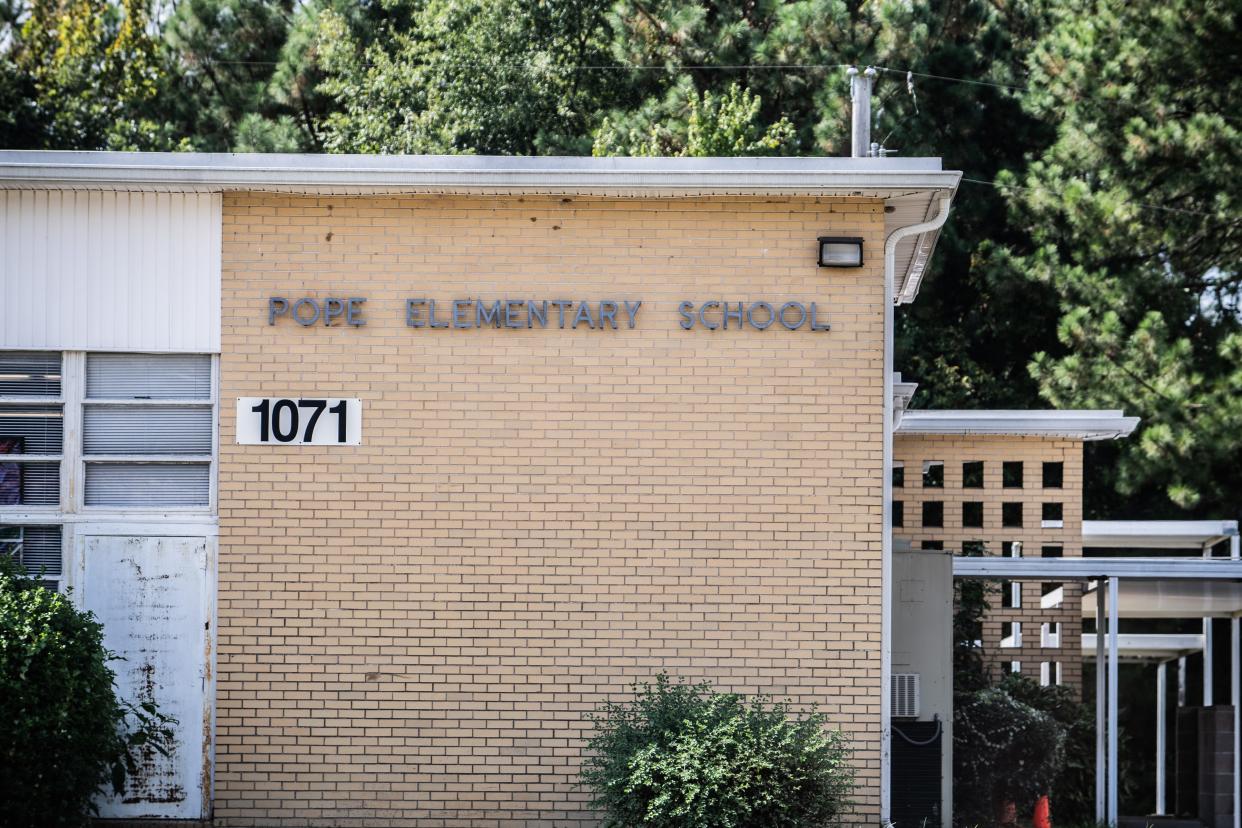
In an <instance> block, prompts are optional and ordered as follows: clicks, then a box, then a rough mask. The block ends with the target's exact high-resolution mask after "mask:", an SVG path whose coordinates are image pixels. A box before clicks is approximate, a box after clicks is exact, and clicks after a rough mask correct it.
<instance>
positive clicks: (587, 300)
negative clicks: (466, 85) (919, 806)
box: [0, 151, 1133, 826]
mask: <svg viewBox="0 0 1242 828" xmlns="http://www.w3.org/2000/svg"><path fill="white" fill-rule="evenodd" d="M959 178H960V174H959V173H957V172H950V171H944V170H942V169H941V165H940V163H939V161H938V160H937V159H900V160H898V159H891V158H875V159H870V158H867V159H859V158H854V159H583V158H553V159H529V158H468V157H462V158H374V157H353V156H337V157H316V156H232V155H226V156H217V155H195V154H183V155H161V154H127V153H42V152H17V151H4V152H0V239H3V244H4V249H5V255H4V256H3V257H0V299H2V301H0V452H2V453H3V454H4V455H5V456H4V457H2V458H0V469H2V470H3V475H0V482H3V486H0V533H2V534H0V544H3V545H4V548H5V549H7V551H9V552H12V553H15V554H18V555H19V556H20V557H21V558H22V559H23V561H25V562H26V563H27V565H28V566H30V567H31V568H35V567H38V568H39V570H40V571H42V572H43V573H44V577H45V578H47V579H48V580H50V581H53V582H55V585H56V586H57V587H58V588H61V589H72V590H73V594H74V595H75V596H76V600H78V601H80V602H81V603H82V604H83V605H84V606H86V607H88V608H90V609H92V610H94V611H95V612H96V613H97V614H98V615H99V616H100V618H101V619H102V620H103V621H104V623H105V627H106V629H107V631H108V636H109V638H108V644H109V646H110V647H111V648H112V649H113V650H115V651H117V652H119V653H122V654H124V655H126V657H127V659H128V661H127V662H125V664H124V666H123V668H122V669H121V670H120V673H121V675H120V677H119V682H120V684H121V686H122V688H123V689H124V690H125V691H126V692H127V693H130V694H132V695H133V696H135V697H137V698H144V697H150V698H154V699H155V700H157V701H158V702H159V703H160V705H161V707H162V708H163V709H164V710H166V711H167V712H169V713H171V714H173V715H175V716H176V717H177V718H178V720H179V721H180V727H179V730H178V743H177V749H176V750H175V751H174V755H173V756H172V757H171V758H169V759H167V760H166V761H165V760H162V759H161V760H159V761H157V762H155V763H154V765H153V766H152V769H151V771H150V773H148V774H147V775H146V776H145V777H143V778H140V779H138V780H136V781H135V782H133V783H132V785H131V788H130V790H128V791H127V792H126V793H125V794H124V795H123V796H121V797H117V798H112V799H109V800H107V801H105V802H103V803H102V810H103V813H104V815H106V816H111V817H121V818H137V817H163V818H175V819H184V820H191V821H195V820H197V821H206V820H212V821H213V822H214V824H215V825H220V826H250V825H318V824H331V825H337V826H350V825H357V826H363V825H367V826H374V825H420V824H425V825H466V824H505V825H549V824H556V825H589V824H592V823H593V821H594V817H593V815H592V814H591V812H590V811H589V809H588V808H587V802H588V800H589V794H588V793H587V792H586V791H584V790H583V789H582V788H581V787H580V786H579V784H578V780H577V773H578V767H579V764H580V761H581V756H582V745H583V742H584V738H585V734H586V732H587V730H588V728H589V722H587V721H586V719H585V718H584V717H585V714H586V713H588V712H589V711H591V710H593V709H594V708H595V707H596V706H597V705H598V704H600V703H601V702H602V701H604V700H605V699H609V698H617V697H618V696H619V695H621V694H623V693H625V692H626V691H627V690H628V688H629V686H630V684H631V683H632V682H634V681H636V680H640V681H641V680H647V679H650V678H651V677H652V676H653V675H655V674H656V673H659V672H668V673H670V674H673V675H675V676H679V677H685V678H689V679H696V680H697V679H705V680H709V681H711V682H712V683H714V684H715V685H717V686H718V687H721V688H724V689H729V690H736V691H741V692H747V693H767V694H771V695H774V696H780V697H786V696H787V697H790V698H792V699H793V700H795V701H796V702H798V703H805V704H809V703H816V704H818V705H819V707H820V709H822V710H824V711H826V712H827V713H828V714H829V716H830V717H831V719H832V721H833V723H834V724H835V725H836V726H839V727H840V728H841V729H842V730H843V731H844V732H845V733H846V734H847V735H848V737H849V739H850V741H851V744H852V747H853V762H854V765H855V769H856V772H857V778H858V789H857V791H856V794H855V802H856V805H855V813H854V821H855V822H857V823H872V824H875V823H877V822H880V821H882V820H887V819H888V818H889V816H890V814H891V808H892V800H893V783H892V768H891V742H892V730H891V722H892V711H891V710H890V705H891V704H892V697H891V696H890V693H889V690H888V688H889V686H890V680H891V675H892V673H893V648H894V638H895V631H894V625H895V623H897V622H895V621H894V615H893V612H892V606H893V603H894V595H893V585H894V583H895V580H894V572H893V566H894V563H893V561H894V553H893V549H894V535H896V536H897V540H898V542H899V543H908V544H909V545H911V546H914V547H916V548H917V547H918V546H920V545H928V548H929V549H931V548H933V547H934V546H935V545H936V544H940V545H941V546H942V547H943V548H944V549H945V550H949V549H957V548H958V547H959V546H961V545H962V544H963V543H968V542H974V541H977V540H979V539H978V538H977V537H976V536H975V535H976V534H977V532H978V529H979V528H980V527H982V526H993V525H996V526H998V527H1001V526H1003V527H1004V529H1005V531H1006V532H1009V534H1011V535H1012V537H1009V536H1008V535H1006V540H1007V541H1011V542H1017V543H1021V544H1022V545H1023V547H1024V548H1026V549H1035V548H1044V547H1058V548H1059V549H1060V552H1059V554H1062V555H1067V556H1069V555H1076V554H1080V551H1081V537H1080V529H1081V519H1082V509H1081V473H1082V472H1081V440H1082V439H1093V438H1092V437H1084V436H1083V435H1080V434H1078V435H1076V434H1075V433H1065V434H1061V433H1052V432H1049V433H1046V434H1043V436H1038V435H1037V436H1031V435H1029V434H1025V433H1023V432H1019V433H1017V434H1016V435H1010V436H998V437H994V438H984V439H978V438H975V437H954V436H950V435H948V434H946V433H945V432H943V431H936V430H935V429H932V430H930V431H929V430H927V429H926V428H925V429H923V430H922V431H920V429H919V428H918V427H917V420H918V415H917V414H916V412H905V411H904V410H903V406H902V405H901V403H900V400H901V386H900V384H899V383H898V382H897V378H895V377H894V375H893V373H892V370H891V367H892V334H893V312H894V307H895V306H897V305H900V304H902V303H905V302H909V301H912V300H913V299H914V297H915V296H916V295H917V292H918V289H919V284H920V280H921V278H922V274H923V272H924V270H925V268H926V266H927V263H928V261H929V260H930V257H931V255H932V253H933V250H934V246H935V242H936V237H937V234H938V232H939V230H940V228H941V227H942V226H943V224H944V222H945V220H946V219H947V218H948V215H949V208H950V204H951V201H952V198H953V197H954V194H955V191H956V187H957V183H958V181H959ZM1106 414H1107V415H1108V416H1110V417H1112V418H1113V419H1114V420H1115V419H1117V418H1118V417H1120V414H1119V413H1117V412H1106ZM903 417H904V418H906V420H905V422H906V425H905V426H904V430H901V428H899V426H898V422H899V420H901V419H902V418H903ZM911 423H914V425H913V426H912V425H911ZM1129 427H1130V428H1132V427H1133V424H1132V423H1131V424H1130V426H1129ZM895 435H896V436H895ZM977 462H983V463H984V464H985V469H984V472H983V477H982V484H981V485H982V488H981V489H979V492H980V493H981V494H978V495H977V496H976V494H975V493H973V492H972V488H973V487H974V484H973V480H974V478H973V477H972V478H971V479H970V480H967V479H965V478H964V477H963V475H968V474H973V472H968V471H966V470H965V469H964V466H963V464H971V463H977ZM1013 462H1017V463H1021V464H1024V465H1023V469H1022V471H1021V472H1020V476H1021V480H1022V481H1023V482H1022V488H1021V493H1020V495H1019V494H1016V493H1015V492H1016V490H1014V491H1011V490H1010V489H1011V488H1012V487H1009V483H1006V482H1004V481H1003V480H1002V468H1004V469H1006V471H1004V474H1005V475H1009V474H1011V471H1009V470H1008V469H1009V465H1008V464H1010V463H1013ZM937 464H939V468H940V472H939V475H940V477H939V479H940V485H939V490H940V491H942V492H943V493H944V495H943V496H938V495H937V496H933V495H936V490H937V488H938V487H937V486H936V485H934V484H933V485H930V486H927V487H926V489H924V488H923V486H924V485H925V483H924V480H925V477H924V475H925V474H926V475H930V476H929V477H927V478H926V480H931V481H934V480H935V479H936V477H937V474H938V472H937V471H936V468H937ZM1049 464H1053V465H1057V464H1059V466H1060V469H1059V475H1060V477H1059V480H1060V483H1059V488H1058V489H1057V490H1056V491H1055V494H1052V495H1049V493H1048V492H1047V491H1044V490H1045V489H1049V488H1050V487H1049V486H1048V482H1047V481H1048V479H1049V478H1047V477H1046V476H1043V475H1046V474H1048V473H1049V472H1048V469H1049V468H1050V465H1049ZM895 469H904V472H903V473H902V474H904V478H901V477H900V476H899V479H898V489H897V492H898V493H897V494H893V489H892V486H893V483H894V470H895ZM1008 479H1009V478H1008V477H1006V478H1005V480H1008ZM915 481H917V482H918V483H919V484H920V486H919V488H918V491H917V493H916V492H915V491H914V488H913V485H912V484H913V482H915ZM1007 487H1008V488H1007ZM1011 495H1013V496H1011ZM937 501H939V509H940V521H941V523H940V525H939V526H934V522H935V521H934V517H935V515H934V513H935V512H936V509H937V507H936V506H934V505H929V504H933V503H935V502H937ZM1011 503H1019V505H1020V506H1021V512H1022V517H1021V525H1020V526H1013V525H1011V524H1008V523H1005V521H1008V520H1009V519H1010V518H1011V517H1012V515H1010V512H1011V511H1012V507H1011V506H1010V504H1011ZM1048 503H1056V504H1058V506H1059V509H1060V511H1059V515H1060V516H1059V517H1057V518H1055V519H1053V518H1051V517H1049V515H1051V514H1052V513H1051V512H1045V511H1044V510H1045V509H1046V508H1047V504H1048ZM893 509H896V510H897V511H898V512H899V514H894V513H892V510H893ZM925 510H927V511H925ZM976 514H977V515H979V520H980V521H982V522H981V523H980V524H978V526H976V525H973V521H975V519H976ZM925 515H927V516H929V517H930V518H932V520H931V522H930V523H929V520H927V519H924V516H925ZM913 516H917V519H916V520H912V517H913ZM1050 521H1051V522H1053V523H1056V524H1057V525H1055V526H1054V525H1051V524H1050ZM893 527H895V528H893ZM1076 532H1079V534H1077V535H1076V534H1075V533H1076ZM1027 589H1028V590H1032V589H1034V588H1033V587H1030V586H1028V587H1027ZM950 593H951V589H950ZM1014 594H1016V593H1014ZM941 597H943V596H941ZM1043 597H1044V596H1042V595H1037V594H1035V592H1030V594H1027V593H1022V594H1021V596H1020V597H1019V598H1018V599H1017V600H1018V602H1019V606H1018V607H1015V608H1013V609H1014V610H1015V611H1019V610H1020V611H1021V612H1024V613H1026V612H1036V613H1037V614H1036V615H1032V616H1030V617H1029V618H1028V617H1027V616H1023V617H1022V619H1018V618H1016V617H1015V618H1012V619H1010V618H1007V617H1006V618H1002V617H1001V616H997V618H996V620H997V625H996V626H997V629H996V630H990V629H989V631H988V633H987V635H989V636H992V637H996V638H998V639H999V638H1001V637H1003V636H1002V631H1001V629H1000V624H1001V623H1002V622H1005V621H1015V620H1023V619H1024V620H1025V623H1026V624H1035V625H1036V630H1037V629H1038V626H1037V625H1038V624H1049V623H1051V624H1057V625H1063V626H1060V627H1059V628H1058V634H1059V635H1063V636H1065V637H1066V638H1069V636H1071V635H1074V634H1076V633H1075V630H1076V629H1077V628H1074V627H1073V620H1074V619H1070V618H1068V617H1062V615H1060V614H1057V613H1058V612H1059V609H1058V608H1056V607H1044V608H1042V609H1041V608H1040V607H1041V604H1040V601H1041V599H1042V598H1043ZM1070 597H1071V596H1070V595H1069V594H1068V593H1065V594H1064V598H1065V599H1069V598H1070ZM950 599H951V594H950ZM940 603H941V604H943V601H941V602H940ZM1072 612H1076V610H1072V611H1071V613H1072ZM1007 629H1010V630H1012V627H1009V628H1007ZM1022 629H1023V635H1024V636H1030V635H1032V634H1034V635H1038V634H1039V633H1038V631H1035V632H1033V633H1032V632H1027V630H1028V627H1027V626H1023V628H1022ZM946 632H947V631H946ZM1024 641H1029V638H1024ZM1011 660H1012V661H1021V662H1022V667H1021V668H1020V669H1021V670H1022V671H1023V672H1030V671H1035V672H1034V674H1036V675H1038V671H1039V670H1040V669H1041V664H1046V663H1053V664H1055V665H1056V666H1054V667H1052V668H1051V669H1052V672H1051V673H1050V675H1051V676H1052V677H1053V678H1054V679H1055V680H1057V681H1064V682H1069V683H1073V682H1075V681H1077V680H1078V676H1079V673H1078V672H1076V670H1077V669H1078V668H1077V667H1075V666H1074V663H1073V661H1072V659H1068V658H1066V659H1053V658H1034V657H1033V658H1028V657H1023V658H1013V659H1011ZM1043 669H1045V670H1047V669H1049V668H1047V667H1046V666H1045V667H1044V668H1043ZM946 755H947V751H946ZM946 767H947V764H946ZM946 792H947V788H946ZM947 801H948V800H947V799H946V802H947ZM946 813H947V810H946Z"/></svg>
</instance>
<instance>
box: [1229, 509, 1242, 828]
mask: <svg viewBox="0 0 1242 828" xmlns="http://www.w3.org/2000/svg"><path fill="white" fill-rule="evenodd" d="M1229 557H1230V558H1232V559H1233V560H1235V561H1236V560H1239V558H1242V539H1240V538H1239V537H1238V536H1237V535H1236V534H1235V535H1234V536H1232V537H1231V538H1229ZM1229 630H1230V632H1231V633H1232V635H1231V636H1230V637H1231V638H1232V639H1233V658H1232V659H1230V665H1231V669H1230V671H1229V673H1230V676H1229V697H1230V698H1229V703H1230V704H1232V705H1233V828H1242V712H1240V709H1242V689H1240V688H1239V682H1242V678H1239V676H1238V673H1239V672H1240V671H1242V640H1240V639H1239V633H1240V631H1239V629H1238V619H1237V618H1234V619H1232V620H1231V621H1230V622H1229Z"/></svg>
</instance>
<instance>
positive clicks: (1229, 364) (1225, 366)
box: [1000, 0, 1242, 515]
mask: <svg viewBox="0 0 1242 828" xmlns="http://www.w3.org/2000/svg"><path fill="white" fill-rule="evenodd" d="M1240 14H1242V8H1239V6H1238V5H1237V4H1230V3H1225V4H1211V3H1203V2H1198V1H1197V0H1173V2H1169V3H1165V4H1162V5H1161V6H1159V7H1158V8H1156V7H1149V6H1144V5H1134V4H1129V3H1125V2H1122V0H1075V1H1074V2H1069V3H1063V4H1057V5H1055V6H1054V7H1053V8H1052V11H1051V24H1050V26H1049V27H1048V30H1047V32H1046V34H1045V35H1043V36H1042V37H1041V38H1040V39H1039V40H1038V41H1037V44H1036V48H1035V49H1034V50H1033V52H1032V54H1031V56H1030V59H1029V69H1030V75H1031V81H1030V84H1029V91H1028V92H1026V94H1025V95H1024V96H1023V103H1024V105H1025V107H1026V108H1027V110H1028V111H1029V112H1030V113H1031V114H1032V115H1034V116H1036V117H1039V118H1045V119H1049V120H1050V121H1052V122H1054V123H1055V124H1056V125H1057V135H1056V140H1055V142H1054V143H1052V144H1051V145H1050V146H1049V147H1048V148H1047V149H1046V150H1044V151H1043V152H1042V153H1038V154H1036V155H1035V156H1034V158H1033V160H1032V161H1031V163H1030V164H1029V166H1028V167H1027V168H1026V170H1025V171H1024V172H1019V171H1015V172H1012V173H1007V174H1005V175H1003V176H1001V177H1000V182H1001V183H1002V184H1003V185H1005V186H1007V187H1010V188H1011V189H1010V192H1011V197H1012V205H1013V219H1012V220H1013V221H1014V222H1015V223H1020V224H1022V225H1024V226H1027V227H1030V228H1031V232H1032V233H1033V235H1034V242H1035V244H1036V247H1035V249H1033V250H1032V251H1029V252H1028V253H1026V254H1024V255H1019V256H1015V257H1014V258H1013V260H1012V264H1013V266H1014V267H1015V268H1017V270H1019V271H1020V272H1021V274H1022V275H1023V276H1024V277H1025V278H1026V279H1027V280H1028V281H1029V282H1030V283H1031V284H1033V285H1036V286H1038V288H1039V289H1041V290H1046V289H1051V290H1053V291H1055V293H1056V295H1057V297H1058V300H1059V303H1060V306H1061V321H1060V324H1059V326H1058V331H1057V333H1058V337H1059V339H1060V347H1059V348H1056V349H1049V350H1048V351H1046V352H1044V353H1040V354H1038V355H1037V356H1036V358H1035V360H1034V363H1033V366H1032V376H1033V377H1034V378H1035V379H1036V380H1037V381H1038V382H1039V385H1040V389H1041V392H1042V394H1043V395H1044V397H1045V398H1046V399H1047V400H1048V401H1049V402H1051V403H1053V404H1055V405H1057V406H1085V407H1124V408H1125V409H1126V410H1127V412H1128V413H1132V414H1138V415H1140V416H1142V418H1143V425H1142V430H1141V432H1140V433H1139V435H1138V436H1137V439H1131V440H1129V441H1127V442H1126V443H1125V444H1124V445H1123V446H1121V447H1120V451H1119V453H1118V456H1117V458H1116V464H1115V476H1114V477H1113V479H1112V481H1111V482H1112V483H1113V484H1114V485H1115V486H1116V488H1117V490H1118V491H1119V492H1120V493H1121V494H1122V495H1124V496H1125V497H1126V501H1128V502H1126V501H1121V502H1117V503H1116V504H1115V508H1116V511H1117V512H1122V513H1124V512H1129V513H1131V514H1136V513H1144V512H1148V513H1149V512H1150V511H1153V510H1154V509H1162V510H1164V511H1167V509H1168V504H1170V503H1171V504H1173V505H1176V506H1179V507H1182V508H1184V509H1189V510H1194V511H1196V512H1199V513H1202V514H1205V515H1206V514H1213V515H1220V514H1228V515H1232V514H1236V511H1237V492H1238V491H1239V487H1240V486H1242V473H1240V472H1239V470H1238V468H1237V464H1236V463H1234V462H1233V460H1232V458H1233V457H1234V456H1235V455H1236V454H1237V453H1238V451H1239V449H1242V397H1240V396H1239V395H1238V393H1237V392H1238V390H1239V389H1240V388H1242V360H1240V359H1239V357H1240V356H1242V323H1240V320H1239V310H1240V306H1242V272H1240V270H1239V262H1242V256H1240V255H1239V254H1240V253H1242V221H1240V220H1239V209H1240V197H1242V183H1239V182H1242V175H1240V173H1242V150H1240V149H1239V148H1240V147H1242V125H1240V124H1239V122H1238V121H1237V119H1236V118H1235V117H1233V116H1232V115H1231V114H1230V113H1234V112H1236V111H1238V109H1239V107H1240V106H1242V77H1240V76H1239V74H1238V72H1237V71H1236V69H1237V66H1238V49H1237V43H1238V38H1239V15H1240Z"/></svg>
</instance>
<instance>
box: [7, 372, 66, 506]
mask: <svg viewBox="0 0 1242 828" xmlns="http://www.w3.org/2000/svg"><path fill="white" fill-rule="evenodd" d="M64 420H65V417H64V400H63V398H62V397H61V359H60V354H58V353H45V352H37V351H33V352H31V351H27V352H22V351H4V352H0V512H2V511H3V510H4V508H5V507H30V506H36V507H38V506H43V507H55V506H57V505H59V503H60V466H61V459H62V456H63V451H64V427H65V426H64Z"/></svg>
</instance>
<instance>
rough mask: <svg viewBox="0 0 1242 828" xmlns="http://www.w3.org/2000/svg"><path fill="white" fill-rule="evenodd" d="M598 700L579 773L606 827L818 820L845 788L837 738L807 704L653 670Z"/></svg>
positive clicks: (846, 770)
mask: <svg viewBox="0 0 1242 828" xmlns="http://www.w3.org/2000/svg"><path fill="white" fill-rule="evenodd" d="M634 692H635V695H634V698H632V699H630V700H628V701H624V702H620V703H610V704H606V705H604V706H603V707H601V708H600V710H599V711H597V712H596V713H595V714H593V715H592V716H591V717H590V718H591V720H592V721H593V722H594V725H595V732H594V735H593V736H592V738H591V740H590V742H589V744H588V750H589V755H588V758H587V761H586V763H585V766H584V769H583V772H582V778H583V783H584V784H585V785H586V786H587V787H589V788H591V789H592V790H593V792H594V794H595V798H594V800H593V802H592V804H593V805H594V806H595V807H596V808H599V809H600V810H602V811H603V816H604V825H605V826H612V828H623V827H624V828H660V827H661V826H677V828H750V826H764V828H768V826H771V827H772V828H778V827H783V826H789V828H796V826H821V825H824V824H825V823H827V822H829V821H830V820H832V819H834V818H835V817H838V816H840V815H841V813H842V811H843V810H845V809H846V808H847V807H848V805H849V803H848V799H847V798H848V796H849V793H850V791H851V790H852V788H853V784H854V781H853V772H852V771H851V769H850V766H849V764H848V759H849V751H848V748H847V747H846V744H845V739H844V737H843V736H842V735H841V734H840V733H839V732H837V731H833V730H829V729H828V728H827V718H826V717H825V716H824V714H822V713H819V712H818V711H816V710H811V711H810V712H809V713H805V714H801V715H799V714H795V713H794V712H793V711H792V709H791V708H790V706H789V705H788V704H787V703H784V702H773V701H772V700H770V699H769V698H767V697H763V696H760V697H756V698H752V699H746V698H744V697H742V696H740V695H737V694H734V693H719V692H715V691H713V690H712V688H711V686H710V685H709V684H707V683H702V684H688V683H685V682H682V681H672V680H670V679H669V677H668V676H667V675H663V674H662V675H660V676H658V677H657V679H656V683H655V684H654V685H652V684H645V683H644V684H640V685H635V687H634Z"/></svg>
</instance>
